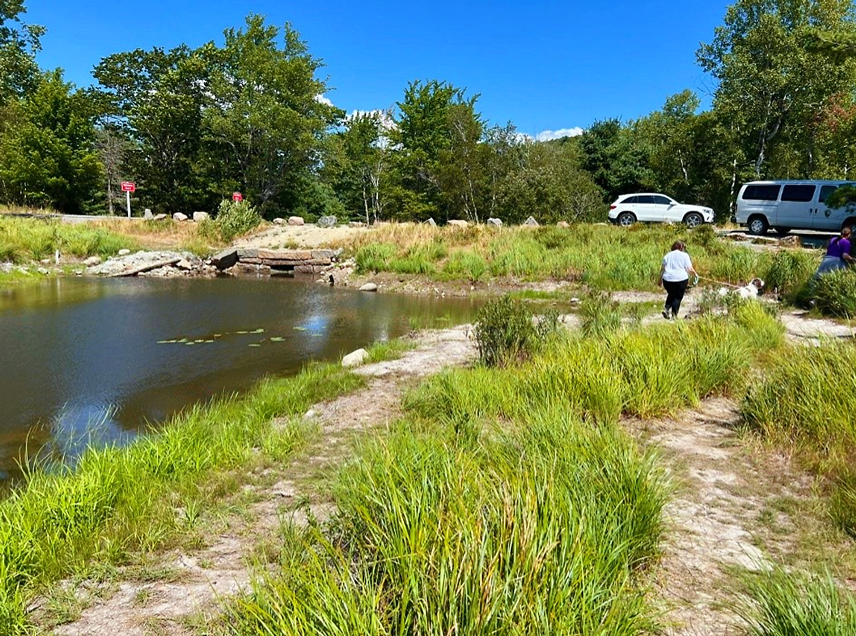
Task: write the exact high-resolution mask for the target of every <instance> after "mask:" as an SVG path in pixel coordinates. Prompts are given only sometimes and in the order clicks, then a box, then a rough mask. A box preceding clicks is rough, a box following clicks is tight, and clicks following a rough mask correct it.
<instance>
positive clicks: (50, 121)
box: [0, 71, 101, 214]
mask: <svg viewBox="0 0 856 636" xmlns="http://www.w3.org/2000/svg"><path fill="white" fill-rule="evenodd" d="M15 110H16V115H15V120H16V122H15V126H14V127H13V128H12V129H10V130H8V131H6V134H5V135H4V136H3V142H2V146H0V187H2V191H3V194H4V197H5V198H6V200H8V201H12V202H15V203H19V204H22V205H33V206H49V207H53V208H55V209H56V210H59V211H60V212H66V213H70V214H78V213H81V212H84V211H85V210H86V207H87V205H88V204H89V203H90V202H91V201H92V198H93V194H94V192H95V191H96V189H97V187H98V180H99V178H100V172H101V170H100V168H101V166H100V164H99V162H98V157H97V155H96V154H95V152H94V150H93V148H92V144H93V140H94V136H95V128H94V125H93V121H94V111H93V108H92V104H91V103H90V102H89V101H88V99H87V96H86V94H85V93H82V92H80V91H73V89H72V86H71V84H68V83H66V82H64V81H63V79H62V73H61V72H60V71H54V72H52V73H48V74H46V75H45V76H44V77H43V78H42V80H41V82H39V84H38V86H37V88H36V89H35V90H34V91H33V92H32V93H31V94H30V95H29V96H28V97H27V98H26V99H24V100H22V101H20V102H19V103H18V104H17V106H16V107H15Z"/></svg>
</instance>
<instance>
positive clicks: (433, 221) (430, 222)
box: [425, 219, 437, 227]
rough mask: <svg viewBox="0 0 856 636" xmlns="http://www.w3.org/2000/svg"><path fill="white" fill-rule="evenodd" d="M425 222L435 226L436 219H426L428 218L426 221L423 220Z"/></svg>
mask: <svg viewBox="0 0 856 636" xmlns="http://www.w3.org/2000/svg"><path fill="white" fill-rule="evenodd" d="M425 222H426V223H427V224H428V225H430V226H431V227H437V221H435V220H434V219H428V220H427V221H425Z"/></svg>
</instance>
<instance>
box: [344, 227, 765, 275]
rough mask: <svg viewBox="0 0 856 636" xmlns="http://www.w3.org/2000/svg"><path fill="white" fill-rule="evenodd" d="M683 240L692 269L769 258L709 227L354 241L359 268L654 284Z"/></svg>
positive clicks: (716, 270) (751, 266) (401, 233)
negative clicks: (664, 261) (665, 261)
mask: <svg viewBox="0 0 856 636" xmlns="http://www.w3.org/2000/svg"><path fill="white" fill-rule="evenodd" d="M678 239H680V240H683V241H685V242H686V243H687V248H688V251H689V253H690V254H691V256H692V258H693V262H694V264H695V266H696V268H697V269H698V270H699V271H700V272H702V273H703V274H704V275H705V276H708V277H710V278H713V279H716V280H721V281H726V282H731V283H737V282H740V281H743V282H746V281H748V280H750V279H751V278H753V277H755V276H761V277H762V278H763V277H765V276H766V275H767V274H768V273H769V272H770V268H771V266H772V262H773V257H772V256H771V255H770V254H769V253H766V252H758V251H754V250H749V249H747V248H745V247H740V246H735V245H732V244H730V243H726V242H724V241H721V240H720V239H719V238H718V237H717V236H716V235H715V233H714V231H713V228H711V227H709V226H705V227H701V228H698V229H696V230H687V229H686V228H684V227H683V226H664V225H657V226H643V225H638V226H634V227H632V228H630V229H627V228H618V227H612V226H606V225H588V224H580V225H574V226H572V227H570V228H558V227H542V228H534V229H533V228H502V229H496V228H490V227H486V226H471V227H466V228H448V227H447V228H434V227H429V226H421V225H409V224H402V225H388V226H383V227H381V228H378V229H376V230H373V231H372V232H370V233H366V234H363V235H360V236H359V237H358V238H357V239H356V241H355V243H354V244H353V245H352V250H353V251H354V254H355V257H356V261H357V265H358V267H359V268H360V269H361V270H362V271H363V272H396V273H401V274H425V275H428V276H431V277H433V278H436V279H439V280H444V279H445V280H469V281H471V282H478V281H481V280H484V279H486V278H488V277H507V276H513V277H518V278H523V279H527V280H533V279H544V278H553V279H557V280H568V281H575V282H580V283H585V284H587V285H589V286H592V287H595V288H598V289H606V290H628V289H654V288H655V286H656V282H657V275H658V273H659V270H660V263H661V261H662V258H663V255H664V254H665V253H666V252H667V251H668V250H669V249H670V247H671V245H672V243H673V242H674V241H675V240H678Z"/></svg>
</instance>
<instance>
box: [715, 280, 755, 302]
mask: <svg viewBox="0 0 856 636" xmlns="http://www.w3.org/2000/svg"><path fill="white" fill-rule="evenodd" d="M763 290H764V281H762V280H761V279H760V278H753V279H752V281H751V282H750V283H749V284H748V285H744V286H743V287H737V288H734V287H720V288H719V295H720V296H727V295H728V294H737V295H738V296H740V298H743V299H747V300H748V299H749V298H757V297H758V296H760V295H761V292H762V291H763Z"/></svg>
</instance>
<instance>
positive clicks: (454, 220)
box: [449, 219, 469, 227]
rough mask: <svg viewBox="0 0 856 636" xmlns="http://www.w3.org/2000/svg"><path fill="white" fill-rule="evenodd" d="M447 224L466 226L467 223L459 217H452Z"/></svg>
mask: <svg viewBox="0 0 856 636" xmlns="http://www.w3.org/2000/svg"><path fill="white" fill-rule="evenodd" d="M449 225H450V226H452V227H467V226H468V225H469V223H467V222H466V221H461V220H459V219H452V220H451V221H449Z"/></svg>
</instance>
